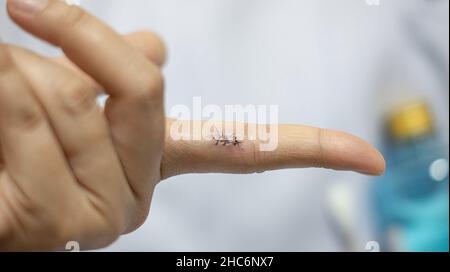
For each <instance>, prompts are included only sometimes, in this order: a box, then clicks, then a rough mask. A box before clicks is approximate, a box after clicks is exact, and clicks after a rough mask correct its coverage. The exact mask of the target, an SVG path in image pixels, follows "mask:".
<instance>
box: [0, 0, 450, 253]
mask: <svg viewBox="0 0 450 272" xmlns="http://www.w3.org/2000/svg"><path fill="white" fill-rule="evenodd" d="M4 2H5V0H0V3H2V5H3V4H4ZM448 5H449V2H448V1H445V0H434V1H431V0H384V1H383V0H381V2H380V5H378V6H372V5H368V4H367V2H366V1H364V0H340V1H334V0H283V1H279V0H246V1H242V0H226V1H225V0H189V1H186V0H128V1H123V0H89V1H88V0H85V1H84V2H83V1H82V6H84V7H85V8H86V9H88V10H90V11H91V12H92V13H94V14H95V15H96V16H98V17H100V18H102V19H103V20H104V21H106V22H108V23H109V24H110V25H111V26H113V27H114V28H115V29H117V30H118V31H120V32H121V33H126V32H130V31H135V30H142V29H149V30H153V31H156V32H157V33H159V34H160V35H161V36H162V37H163V39H164V40H165V42H166V43H167V46H168V48H169V62H168V64H167V66H166V68H165V69H164V74H165V75H166V82H167V89H166V105H167V109H170V107H171V106H174V105H176V104H186V105H191V104H192V97H193V96H201V97H202V99H203V103H205V104H217V105H226V104H242V105H246V104H262V105H272V104H276V105H279V106H280V122H281V123H299V124H307V125H314V126H320V127H325V128H333V129H338V130H343V131H347V132H350V133H353V134H355V135H358V136H360V137H362V138H364V139H366V140H368V141H369V142H371V143H374V144H375V145H378V143H379V139H380V136H381V132H380V118H381V116H382V115H381V114H382V107H383V106H380V105H382V104H383V103H386V102H385V100H386V97H385V95H384V94H383V93H382V92H381V89H382V88H383V87H382V86H381V85H383V83H380V78H384V76H385V74H386V71H387V70H386V69H387V68H386V67H390V69H392V67H396V68H395V69H397V70H401V71H404V72H405V73H404V74H405V75H407V81H408V82H409V83H410V85H411V86H413V87H414V88H411V90H414V92H418V93H419V95H421V96H426V97H427V99H428V101H430V102H431V104H432V105H433V108H434V110H435V112H437V113H438V114H437V116H438V121H437V122H438V124H439V126H440V127H441V128H442V133H443V136H442V137H443V138H444V139H446V141H447V143H448V106H449V102H448V72H449V71H448V69H449V66H448V65H449V53H448V48H449V44H448V40H449V36H448V35H449V34H448V33H449V29H448V27H449V25H448V21H449V14H448V8H449V7H448ZM0 35H1V37H2V39H3V40H4V41H7V42H11V43H15V44H18V45H21V46H24V47H28V48H31V49H33V50H36V51H38V52H42V53H45V54H50V55H54V54H59V52H58V51H57V50H56V49H53V48H50V47H48V46H47V45H45V44H43V43H41V42H39V41H36V40H35V39H33V38H31V37H30V36H28V35H27V34H24V33H23V32H22V31H20V30H19V29H18V28H17V27H16V26H14V25H13V24H12V23H11V22H10V21H9V19H8V18H7V15H6V13H5V10H4V8H2V10H1V11H0ZM93 50H95V49H93ZM430 52H431V53H430ZM373 180H374V179H372V178H367V177H364V176H361V175H358V174H353V173H344V172H332V171H328V170H321V169H303V170H284V171H277V172H272V173H264V174H257V175H256V174H255V175H186V176H180V177H176V178H172V179H170V180H168V181H165V182H163V183H162V184H160V185H159V186H158V188H157V190H156V192H155V195H154V199H153V204H152V208H151V214H150V217H149V219H148V220H147V222H146V224H145V225H144V226H143V227H141V228H140V229H139V230H138V231H136V232H135V233H133V234H130V235H127V236H124V237H122V238H121V239H120V240H119V241H118V242H116V243H115V244H114V245H112V246H111V247H110V248H108V249H107V250H114V251H116V250H117V251H342V250H364V248H365V246H366V242H368V241H371V240H375V239H376V237H374V231H373V224H372V222H371V218H370V217H371V216H370V214H371V211H370V209H369V208H368V207H367V202H368V201H367V198H366V194H367V190H368V188H370V186H371V184H372V183H373ZM336 186H339V187H336ZM336 188H338V190H337V189H336ZM342 188H346V189H342ZM339 190H340V191H341V192H342V190H344V191H346V193H345V194H341V196H340V198H341V200H342V198H344V202H345V203H347V207H349V208H347V211H346V214H347V215H346V216H347V217H349V218H350V219H348V221H349V222H351V224H350V223H349V224H350V225H351V226H349V227H348V228H349V229H350V230H351V231H350V232H351V233H352V240H353V247H352V248H347V247H345V246H344V245H343V244H342V243H341V242H340V241H341V237H339V236H338V235H337V232H336V229H335V225H334V224H333V219H332V217H330V214H331V213H333V208H334V206H333V205H332V207H331V209H330V207H329V206H330V205H329V203H330V201H331V203H334V202H333V201H334V200H333V199H334V198H333V197H331V199H330V195H333V192H336V191H339ZM342 196H344V197H342ZM341 202H342V201H341Z"/></svg>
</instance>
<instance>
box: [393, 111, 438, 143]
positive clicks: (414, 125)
mask: <svg viewBox="0 0 450 272" xmlns="http://www.w3.org/2000/svg"><path fill="white" fill-rule="evenodd" d="M390 116H391V117H390V119H389V128H390V131H391V134H392V136H394V137H395V138H396V139H404V138H414V137H419V136H422V135H425V134H428V133H430V132H432V131H433V120H432V117H431V113H430V111H429V109H428V106H427V105H426V104H425V103H423V102H414V103H409V104H407V105H404V106H401V107H398V108H397V109H395V110H394V111H393V112H392V114H391V115H390Z"/></svg>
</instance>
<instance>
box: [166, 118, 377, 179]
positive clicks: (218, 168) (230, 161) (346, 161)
mask: <svg viewBox="0 0 450 272" xmlns="http://www.w3.org/2000/svg"><path fill="white" fill-rule="evenodd" d="M173 122H174V120H168V122H167V130H168V131H167V132H166V135H170V127H171V125H172V123H173ZM183 122H188V123H189V124H190V122H192V121H183ZM195 122H200V121H195ZM193 126H195V125H193ZM201 126H202V125H199V127H201ZM218 127H222V125H221V122H219V125H218ZM245 127H246V128H245V130H246V131H248V129H247V125H245ZM278 131H279V134H278V135H279V136H278V146H277V148H276V149H275V150H273V151H269V152H266V151H261V150H260V148H259V142H258V140H251V139H248V135H243V136H244V137H243V138H244V139H243V140H242V141H241V142H240V143H239V145H233V144H228V145H222V144H218V145H217V143H216V140H215V139H211V140H209V139H204V140H200V141H194V140H192V141H189V140H188V141H175V140H173V139H172V138H171V137H167V139H166V146H165V150H164V157H163V161H162V165H161V171H162V173H161V175H162V177H163V179H165V178H169V177H171V176H176V175H180V174H187V173H236V174H245V173H259V172H264V171H269V170H277V169H287V168H308V167H317V168H327V169H334V170H349V171H354V172H359V173H362V174H365V175H373V176H377V175H381V174H383V172H384V170H385V161H384V158H383V156H382V155H381V153H380V152H378V150H377V149H376V148H374V147H373V146H372V145H370V144H369V143H367V142H366V141H364V140H362V139H360V138H358V137H356V136H353V135H350V134H347V133H344V132H339V131H333V130H327V129H321V128H314V127H309V126H297V125H280V126H278ZM245 133H247V132H245ZM245 133H244V134H245ZM230 139H231V138H230ZM231 140H232V139H231Z"/></svg>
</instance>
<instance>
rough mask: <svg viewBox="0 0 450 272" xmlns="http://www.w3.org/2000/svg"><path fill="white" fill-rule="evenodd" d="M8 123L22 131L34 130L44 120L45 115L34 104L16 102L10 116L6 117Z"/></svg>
mask: <svg viewBox="0 0 450 272" xmlns="http://www.w3.org/2000/svg"><path fill="white" fill-rule="evenodd" d="M8 120H9V121H10V125H11V126H13V127H16V128H18V129H21V130H23V131H25V132H26V131H34V130H36V129H37V128H39V127H41V126H42V124H44V122H45V116H44V114H43V113H42V112H41V110H40V109H39V108H38V106H36V105H26V104H22V103H20V104H18V105H17V108H16V109H15V111H14V113H13V117H12V118H8Z"/></svg>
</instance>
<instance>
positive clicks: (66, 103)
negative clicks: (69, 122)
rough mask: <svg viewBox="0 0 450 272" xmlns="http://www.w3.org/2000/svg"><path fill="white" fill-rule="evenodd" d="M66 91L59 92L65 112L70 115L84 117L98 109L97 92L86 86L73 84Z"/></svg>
mask: <svg viewBox="0 0 450 272" xmlns="http://www.w3.org/2000/svg"><path fill="white" fill-rule="evenodd" d="M66 86H67V87H65V89H64V91H62V92H57V93H56V94H57V95H58V96H59V100H60V101H61V105H62V107H63V109H64V111H65V112H66V113H68V114H70V115H82V114H88V113H90V112H92V111H93V110H94V109H95V108H96V101H95V91H94V90H93V89H91V88H90V87H89V86H87V85H86V84H82V83H80V82H72V83H70V84H67V85H66Z"/></svg>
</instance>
